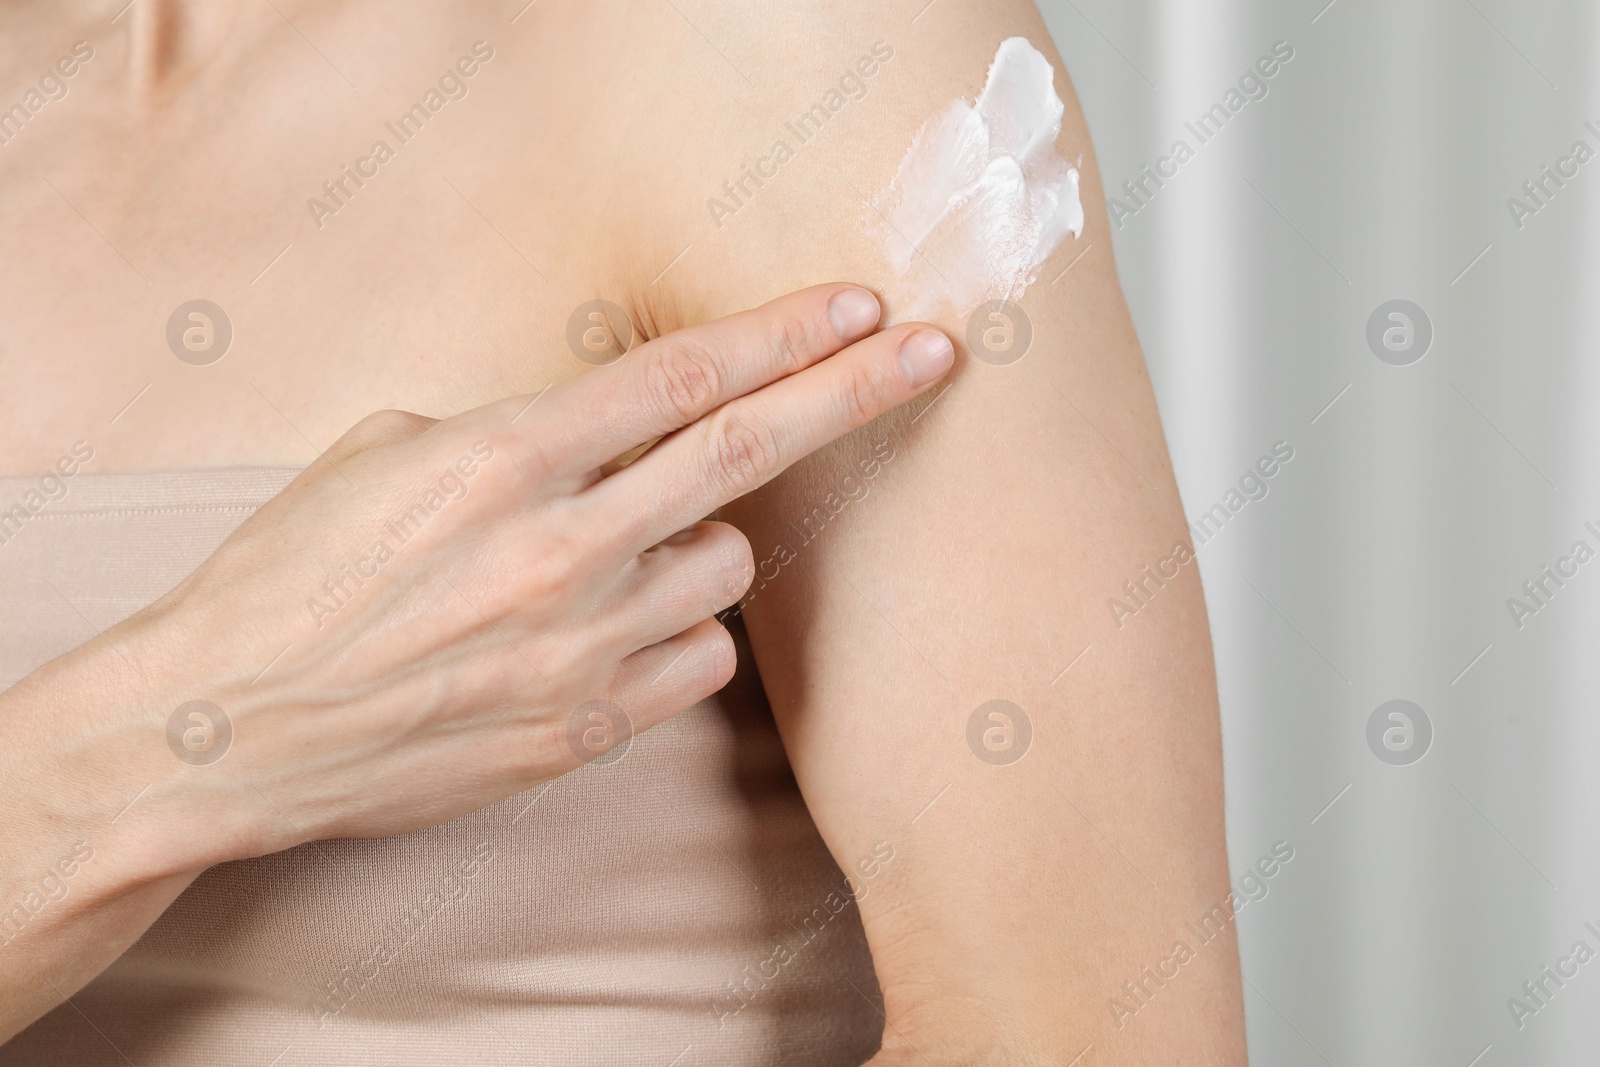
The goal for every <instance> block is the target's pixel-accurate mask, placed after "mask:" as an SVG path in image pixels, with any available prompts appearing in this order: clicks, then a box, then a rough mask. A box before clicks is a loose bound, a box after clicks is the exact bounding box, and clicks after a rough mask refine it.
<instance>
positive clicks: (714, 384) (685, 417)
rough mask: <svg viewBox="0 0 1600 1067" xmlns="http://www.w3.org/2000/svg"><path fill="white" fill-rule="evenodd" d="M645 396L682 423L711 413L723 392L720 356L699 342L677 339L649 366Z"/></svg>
mask: <svg viewBox="0 0 1600 1067" xmlns="http://www.w3.org/2000/svg"><path fill="white" fill-rule="evenodd" d="M644 389H645V394H646V396H647V397H648V398H649V401H650V403H652V404H653V405H654V407H655V409H656V410H658V411H660V412H661V413H662V414H663V415H665V416H667V417H669V418H671V419H675V420H677V421H678V422H679V423H688V422H693V421H694V420H695V419H698V418H699V417H700V416H701V415H703V414H705V412H707V411H709V410H710V409H711V407H712V405H713V404H714V403H715V402H716V398H717V397H718V396H719V395H720V394H721V390H722V373H721V370H720V368H719V366H718V363H717V358H716V355H715V354H714V353H713V352H712V351H710V350H709V349H707V348H706V347H705V346H704V345H702V344H701V343H700V342H698V341H694V340H691V339H689V338H687V337H675V338H669V339H667V340H666V343H665V344H663V345H662V347H661V348H660V349H659V350H658V351H657V352H656V353H655V354H654V355H652V356H651V358H650V360H649V362H647V363H646V364H645V373H644Z"/></svg>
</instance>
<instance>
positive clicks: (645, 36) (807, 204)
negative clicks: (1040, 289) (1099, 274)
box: [571, 0, 1109, 332]
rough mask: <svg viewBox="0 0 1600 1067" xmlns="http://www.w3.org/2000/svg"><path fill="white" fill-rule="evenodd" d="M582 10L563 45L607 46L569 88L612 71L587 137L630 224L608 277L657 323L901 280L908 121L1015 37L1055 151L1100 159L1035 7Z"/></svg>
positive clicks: (944, 3)
mask: <svg viewBox="0 0 1600 1067" xmlns="http://www.w3.org/2000/svg"><path fill="white" fill-rule="evenodd" d="M608 8H613V9H616V10H613V11H610V12H609V13H608V12H607V10H606V9H608ZM612 16H615V17H612ZM581 17H582V18H584V19H586V20H593V21H594V24H595V26H597V27H598V26H600V25H605V26H607V27H608V29H607V30H606V32H605V33H604V34H600V33H599V32H598V31H596V32H595V33H593V34H584V33H574V34H571V39H572V40H581V39H588V40H595V41H598V40H602V39H603V40H605V41H606V42H607V44H606V45H605V46H604V47H603V48H601V49H600V50H599V52H598V53H597V54H594V55H592V56H590V57H588V59H587V60H585V61H583V62H582V63H579V62H577V61H574V67H575V70H576V71H578V73H576V74H575V77H577V78H579V79H580V80H583V79H590V78H591V77H593V74H592V70H591V67H596V66H597V67H601V68H604V69H606V70H608V71H609V72H610V73H609V75H607V77H606V78H604V79H603V81H604V83H605V88H604V89H602V90H601V94H602V96H603V97H604V98H605V99H604V100H603V101H597V100H595V99H594V98H593V97H590V98H589V99H587V100H586V102H585V104H584V105H583V106H584V107H585V109H586V110H588V111H589V113H590V114H591V115H594V116H600V115H603V114H607V113H609V114H611V115H613V116H614V122H612V123H610V124H609V128H605V129H600V130H597V131H595V132H594V134H593V136H596V137H598V138H601V139H602V140H604V141H605V142H606V146H607V149H608V151H607V152H605V153H604V157H605V159H606V161H607V167H608V171H607V173H606V174H605V175H604V176H603V178H601V181H603V183H604V184H605V186H606V187H607V190H608V192H607V194H606V195H607V196H608V197H609V198H610V200H611V203H610V204H609V205H608V209H609V212H610V217H612V218H614V219H615V220H616V222H617V224H618V230H617V233H618V234H619V236H620V235H624V234H625V235H626V243H625V247H620V248H618V249H617V252H616V260H615V262H614V264H613V269H612V271H611V273H612V275H613V276H615V277H617V278H618V279H619V281H620V282H621V283H622V284H623V285H624V286H625V287H626V289H627V290H628V291H629V292H630V294H631V295H632V296H633V298H634V299H635V300H636V301H637V305H636V306H637V309H638V311H639V314H640V317H641V319H642V320H643V321H644V323H645V324H646V328H647V329H650V330H651V331H652V332H655V331H656V330H665V329H670V328H672V327H674V326H677V325H681V324H683V323H685V322H689V321H695V320H698V319H704V318H707V317H712V316H716V315H720V314H724V313H727V312H729V311H733V310H737V309H739V308H742V307H749V306H752V305H754V304H758V303H761V302H762V301H764V300H767V299H770V298H772V297H775V296H777V295H780V294H782V293H784V292H788V291H791V290H793V289H796V288H800V287H802V286H804V285H809V284H815V283H818V282H822V281H831V280H835V279H837V278H840V277H848V278H850V279H851V280H858V281H861V282H863V283H866V284H869V285H874V286H877V287H880V288H881V287H883V286H885V285H886V284H887V283H889V282H890V281H892V279H893V277H894V265H893V264H892V263H891V258H892V251H891V250H890V249H889V248H888V247H887V244H886V240H885V236H884V230H885V227H884V220H883V219H882V218H880V217H878V215H877V214H876V212H877V211H878V210H879V209H881V207H882V202H883V197H884V193H885V192H886V191H887V190H888V189H889V188H890V186H891V185H892V183H893V181H894V178H895V175H896V171H897V168H898V167H899V166H900V164H901V163H902V160H903V159H904V158H905V156H906V154H907V152H908V150H909V149H910V148H911V147H912V145H913V142H914V140H915V138H916V137H917V134H918V132H919V130H921V129H922V128H923V127H924V126H925V125H926V124H927V123H928V122H929V120H930V119H935V118H936V117H937V116H938V115H939V114H940V113H941V111H942V110H943V109H946V108H948V107H949V106H950V105H951V104H952V103H953V102H955V101H960V100H965V101H968V102H972V101H975V100H977V99H978V98H979V96H980V95H981V94H982V93H983V90H984V88H985V82H986V79H987V78H988V77H989V75H990V71H991V69H992V67H993V66H994V64H995V60H996V56H997V52H998V51H999V49H1000V46H1001V44H1002V42H1004V41H1006V40H1008V39H1010V38H1021V39H1023V40H1024V41H1026V42H1027V43H1028V44H1029V45H1030V46H1031V47H1032V48H1034V49H1036V50H1037V53H1038V54H1039V55H1040V56H1041V57H1042V61H1043V62H1044V63H1045V64H1047V66H1048V69H1049V72H1050V76H1051V77H1052V78H1053V87H1054V90H1055V93H1056V95H1057V96H1058V97H1059V98H1060V99H1061V100H1062V101H1063V102H1064V109H1063V111H1064V113H1063V116H1062V118H1061V120H1060V127H1059V134H1058V136H1057V137H1056V139H1055V146H1056V148H1057V150H1058V151H1059V152H1060V154H1061V155H1062V157H1063V158H1064V159H1066V160H1068V161H1070V162H1071V163H1072V164H1073V165H1074V166H1075V168H1077V169H1079V170H1082V171H1083V172H1084V173H1085V174H1086V175H1088V174H1089V173H1090V172H1092V169H1093V161H1092V157H1091V152H1090V148H1089V144H1088V137H1087V132H1086V131H1085V129H1084V128H1083V122H1082V116H1081V112H1080V109H1079V108H1078V106H1077V101H1076V98H1075V97H1074V95H1073V92H1072V87H1071V84H1070V82H1069V81H1068V79H1067V77H1066V74H1065V71H1064V69H1063V68H1062V65H1061V62H1060V57H1059V56H1058V55H1057V54H1056V51H1055V48H1054V46H1053V45H1052V43H1051V41H1050V38H1049V35H1048V33H1047V32H1046V30H1045V27H1044V25H1043V22H1042V21H1041V19H1040V18H1039V15H1038V12H1037V11H1036V9H1035V8H1034V6H1033V4H1032V3H1030V2H1027V0H1004V2H999V3H988V4H982V5H975V4H970V3H960V2H952V0H936V2H935V3H933V4H927V3H926V0H907V2H893V3H885V4H873V5H862V4H853V3H845V2H840V0H803V2H799V3H794V4H785V5H761V6H753V5H744V4H735V3H698V4H686V3H677V4H665V5H659V6H656V7H652V8H651V10H650V13H649V14H647V15H641V14H639V13H638V11H637V9H632V14H631V16H630V17H627V18H623V17H621V10H620V5H617V4H608V3H601V4H597V5H592V7H591V9H590V10H589V11H587V12H586V13H585V14H584V15H583V16H581ZM579 68H581V70H580V69H579ZM624 70H625V71H626V72H627V73H626V76H623V75H622V74H621V72H622V71H624ZM583 84H584V85H586V86H587V85H588V84H590V83H589V82H588V81H583ZM580 95H582V94H580ZM597 104H598V105H599V106H597ZM596 121H600V122H602V123H605V120H604V119H599V118H597V119H596ZM597 177H600V176H598V175H597ZM1083 192H1084V195H1085V199H1086V200H1087V199H1089V198H1090V197H1089V189H1088V183H1087V182H1085V188H1084V190H1083ZM1091 225H1092V222H1091ZM1107 263H1108V264H1109V261H1107ZM1086 273H1087V272H1086ZM892 310H893V309H891V312H892ZM944 324H946V325H951V326H954V325H956V323H954V322H949V323H944Z"/></svg>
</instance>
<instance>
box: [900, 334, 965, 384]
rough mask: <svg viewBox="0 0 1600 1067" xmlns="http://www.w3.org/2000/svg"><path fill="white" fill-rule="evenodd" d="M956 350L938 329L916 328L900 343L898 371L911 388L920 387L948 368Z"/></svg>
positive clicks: (953, 360)
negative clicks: (916, 329)
mask: <svg viewBox="0 0 1600 1067" xmlns="http://www.w3.org/2000/svg"><path fill="white" fill-rule="evenodd" d="M955 358H956V350H955V348H954V347H953V346H952V345H951V344H950V338H948V337H946V336H945V335H944V334H942V333H940V332H939V331H938V330H918V331H917V332H916V333H914V334H912V335H911V336H910V337H907V338H906V339H905V341H903V342H902V343H901V345H900V371H901V373H903V374H904V375H905V376H906V382H907V383H909V384H910V386H911V388H913V389H920V388H922V387H923V386H924V385H927V384H928V383H929V382H931V381H933V380H934V379H935V378H937V377H939V375H941V374H943V373H944V372H945V371H947V370H949V369H950V364H952V363H954V362H955Z"/></svg>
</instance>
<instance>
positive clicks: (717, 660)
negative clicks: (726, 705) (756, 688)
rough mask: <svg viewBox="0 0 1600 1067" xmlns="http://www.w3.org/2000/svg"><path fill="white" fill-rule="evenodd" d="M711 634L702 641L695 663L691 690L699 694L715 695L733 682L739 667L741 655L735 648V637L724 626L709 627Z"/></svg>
mask: <svg viewBox="0 0 1600 1067" xmlns="http://www.w3.org/2000/svg"><path fill="white" fill-rule="evenodd" d="M709 631H710V632H709V633H707V634H706V636H705V637H703V638H701V639H700V642H699V643H700V645H701V647H700V649H699V655H697V656H694V657H692V658H693V659H694V660H695V662H696V665H695V668H694V676H693V678H692V679H691V688H692V689H693V690H694V691H696V692H699V693H707V694H709V693H715V692H716V691H717V690H719V689H721V688H722V687H723V686H725V685H727V684H728V683H729V682H730V681H732V680H733V675H734V672H735V671H737V670H738V667H739V655H738V652H737V651H736V650H735V649H734V647H733V635H732V634H730V633H728V631H727V628H726V627H723V626H720V625H718V626H712V627H709Z"/></svg>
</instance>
